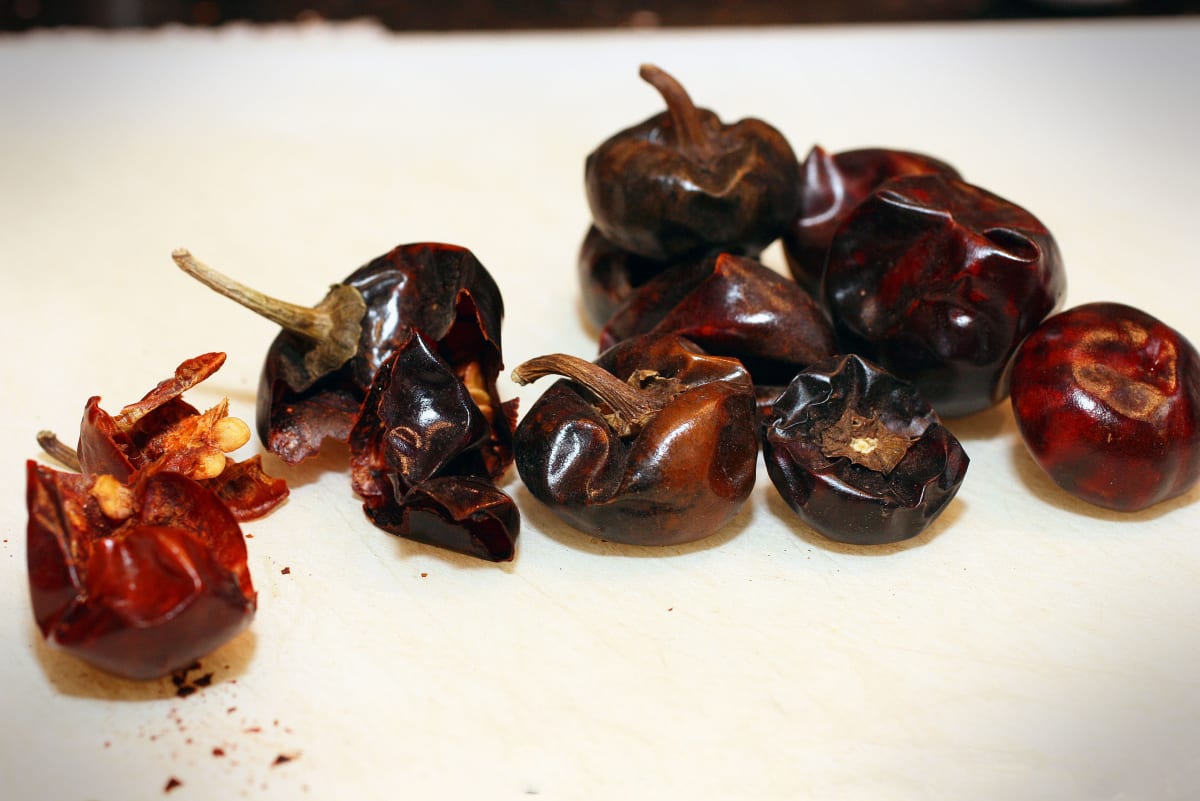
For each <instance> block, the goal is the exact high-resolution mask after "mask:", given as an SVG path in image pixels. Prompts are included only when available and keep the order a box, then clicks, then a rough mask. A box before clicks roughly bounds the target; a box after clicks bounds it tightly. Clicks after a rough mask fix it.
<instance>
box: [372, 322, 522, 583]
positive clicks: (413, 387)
mask: <svg viewBox="0 0 1200 801" xmlns="http://www.w3.org/2000/svg"><path fill="white" fill-rule="evenodd" d="M489 400H490V399H489V396H488V394H487V393H486V392H485V391H483V390H482V388H481V387H478V386H472V385H471V383H470V380H468V381H464V380H462V379H461V378H460V377H459V376H458V375H456V374H455V372H454V370H453V368H452V367H451V366H450V365H449V364H448V363H447V362H446V361H445V360H444V359H442V357H441V356H440V355H439V354H438V353H437V351H436V349H435V347H434V346H433V344H432V343H430V342H429V341H428V340H427V339H426V338H425V337H424V336H423V335H422V334H421V332H420V331H418V330H416V329H409V335H408V337H407V339H405V340H403V341H402V342H400V343H399V345H398V347H397V348H396V350H395V352H394V353H393V354H392V356H391V358H390V359H389V360H388V361H387V362H385V363H384V364H383V366H382V367H381V368H380V370H379V372H378V373H376V376H375V382H374V383H373V384H372V386H371V388H370V391H369V392H368V394H367V397H366V400H365V401H364V403H363V407H362V411H361V413H360V414H359V416H358V419H357V421H356V422H355V424H354V428H353V429H352V430H351V432H350V436H349V443H350V463H351V476H352V482H353V485H354V489H355V491H356V492H358V493H359V495H361V496H362V497H363V509H364V511H365V512H366V514H367V517H368V518H369V519H370V520H371V522H372V523H374V524H375V525H376V526H378V527H379V528H381V529H383V530H384V531H387V532H389V533H392V534H396V535H399V536H403V537H406V538H408V539H412V540H416V541H418V542H424V543H428V544H431V545H437V546H440V547H443V548H447V549H449V550H453V551H457V552H459V553H465V554H468V555H471V556H477V557H480V558H482V559H487V560H490V561H493V562H502V561H509V560H511V559H512V558H513V556H514V554H515V546H516V539H517V534H518V532H519V530H520V515H519V513H518V511H517V507H516V504H515V503H514V502H513V500H512V499H511V498H510V497H509V496H508V495H506V494H505V493H504V492H503V491H501V490H500V489H498V488H497V487H496V486H495V485H494V484H493V483H492V478H494V476H493V475H492V472H491V471H492V465H491V464H490V460H489V458H488V454H487V452H486V448H487V446H488V444H489V442H490V440H491V430H492V422H493V418H494V417H495V416H496V415H497V414H502V413H503V412H502V411H501V410H497V409H496V408H495V407H493V406H491V405H490V403H489Z"/></svg>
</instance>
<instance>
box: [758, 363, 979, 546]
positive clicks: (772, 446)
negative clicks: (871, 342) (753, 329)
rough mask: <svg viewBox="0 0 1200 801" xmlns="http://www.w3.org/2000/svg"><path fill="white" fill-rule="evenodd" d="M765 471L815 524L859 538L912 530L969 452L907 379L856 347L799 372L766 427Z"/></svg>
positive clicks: (934, 506)
mask: <svg viewBox="0 0 1200 801" xmlns="http://www.w3.org/2000/svg"><path fill="white" fill-rule="evenodd" d="M763 458H764V460H765V461H766V465H767V473H768V475H770V477H771V481H772V482H773V483H774V484H775V487H776V489H778V490H779V494H780V495H781V496H782V497H783V499H784V500H785V501H786V502H787V504H788V506H790V507H791V508H792V510H793V511H794V512H795V513H796V514H797V515H798V516H799V517H800V519H801V520H803V521H804V522H806V523H808V524H809V525H810V526H812V527H813V528H814V529H816V530H817V531H818V532H820V533H821V534H823V535H824V536H826V537H828V538H829V539H832V540H837V541H838V542H846V543H851V544H855V545H879V544H882V543H889V542H898V541H900V540H905V539H909V538H910V537H915V536H916V535H917V534H919V533H921V532H922V531H923V530H924V529H925V528H926V527H928V526H929V524H930V523H932V522H933V521H934V520H935V519H936V518H937V516H938V515H940V514H941V513H942V511H943V510H944V509H945V508H946V505H947V504H948V503H949V502H950V500H951V499H952V498H954V496H955V494H956V493H957V492H958V489H959V486H960V485H961V484H962V481H963V477H964V476H965V475H966V471H967V465H968V463H969V460H968V458H967V455H966V453H965V452H964V451H963V448H962V445H961V444H959V442H958V440H957V439H955V437H954V435H953V434H951V433H950V431H949V430H948V429H947V428H946V427H945V426H943V425H942V423H941V421H940V420H939V419H938V415H937V413H936V412H935V411H934V410H933V407H931V406H930V405H929V403H928V402H927V401H926V400H925V399H924V398H923V397H921V393H920V392H918V391H917V389H916V388H915V387H914V386H913V385H912V384H910V383H908V382H907V381H901V380H899V379H897V378H896V377H895V376H892V375H890V374H888V373H887V372H885V371H883V370H881V369H880V368H879V367H878V366H876V365H873V364H870V363H869V362H867V361H865V360H863V359H862V358H860V357H858V356H854V355H850V356H840V357H836V358H835V359H832V360H829V361H826V362H823V363H821V364H819V365H814V366H813V367H811V368H809V369H808V370H805V371H804V372H802V373H800V374H799V375H797V376H796V378H795V380H793V381H792V383H791V384H790V385H788V388H787V389H786V390H784V392H783V394H782V395H781V396H780V397H779V399H778V400H777V401H776V402H775V405H774V408H773V410H772V413H771V416H770V417H769V418H768V419H767V420H766V423H765V425H764V432H763Z"/></svg>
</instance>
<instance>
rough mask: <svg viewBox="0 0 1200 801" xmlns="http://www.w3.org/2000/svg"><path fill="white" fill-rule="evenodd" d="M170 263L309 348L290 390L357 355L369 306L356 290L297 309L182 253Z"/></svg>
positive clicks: (337, 290)
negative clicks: (264, 318)
mask: <svg viewBox="0 0 1200 801" xmlns="http://www.w3.org/2000/svg"><path fill="white" fill-rule="evenodd" d="M171 258H172V259H174V260H175V263H176V264H177V265H179V269H181V270H183V271H184V272H185V273H187V274H188V275H190V276H191V277H192V278H195V279H196V280H197V281H199V282H200V283H202V284H204V285H205V286H207V287H208V288H209V289H212V290H213V291H215V292H217V293H218V294H220V295H224V296H225V297H227V298H229V299H230V300H232V301H234V302H236V303H240V304H241V305H242V306H245V307H246V308H247V309H250V311H252V312H255V313H256V314H259V315H261V316H263V317H266V318H267V319H268V320H271V321H272V322H275V323H278V324H279V325H280V326H282V327H283V328H284V329H286V330H288V331H290V332H292V333H294V334H297V335H299V336H302V337H304V338H305V339H308V340H309V341H311V342H312V343H313V345H314V347H313V349H312V350H310V351H308V352H307V353H305V355H304V363H303V367H302V368H296V369H294V370H290V371H289V373H290V374H289V375H286V376H285V379H286V380H287V382H288V384H289V385H291V386H292V388H293V389H294V390H296V391H298V392H299V391H303V390H305V389H308V388H309V387H310V386H312V385H313V384H315V383H316V382H317V380H318V379H320V378H321V377H322V376H324V375H327V374H329V373H331V372H333V371H334V370H336V369H338V368H339V367H341V366H342V365H343V364H345V363H346V362H348V361H350V359H352V358H354V356H355V355H356V354H357V353H358V345H359V339H360V337H361V335H362V320H363V317H365V316H366V313H367V304H366V301H365V300H364V299H363V296H362V293H361V292H359V291H358V290H357V289H355V288H354V287H352V286H349V285H347V284H333V285H332V286H330V288H329V292H328V294H326V295H325V297H324V298H323V299H322V300H321V302H320V303H318V304H317V305H316V306H312V307H308V306H300V305H297V304H294V303H288V302H286V301H282V300H279V299H277V298H273V297H271V296H270V295H266V294H263V293H262V292H259V291H258V290H256V289H252V288H250V287H248V286H246V285H245V284H243V283H241V282H240V281H236V280H234V279H233V278H230V277H229V276H227V275H224V274H223V273H220V272H218V271H217V270H214V269H213V268H211V267H209V266H208V265H207V264H205V263H204V262H202V261H200V260H199V259H197V258H196V257H194V256H193V255H192V254H191V253H190V252H189V251H187V250H186V249H184V248H180V249H178V250H175V251H174V252H172V253H171Z"/></svg>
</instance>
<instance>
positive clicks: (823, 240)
mask: <svg viewBox="0 0 1200 801" xmlns="http://www.w3.org/2000/svg"><path fill="white" fill-rule="evenodd" d="M926 173H938V174H941V175H945V176H948V177H950V178H958V177H959V174H958V171H957V170H955V169H954V168H953V167H951V166H950V165H949V164H947V163H946V162H944V161H941V160H940V159H935V158H933V157H932V156H926V155H924V154H923V153H912V152H909V151H906V150H892V149H890V148H882V147H869V148H861V149H858V150H847V151H844V152H841V153H834V154H832V155H831V154H830V153H828V152H827V151H826V150H825V149H824V148H822V147H821V146H820V145H817V146H814V147H813V149H812V150H810V151H809V153H808V156H807V157H805V159H804V164H803V165H801V167H800V210H799V211H798V212H797V214H796V216H795V217H794V218H793V219H792V221H791V223H790V224H789V225H788V228H787V230H786V231H785V232H784V234H783V237H782V242H783V253H784V256H785V257H786V259H787V265H788V269H789V270H790V271H791V273H792V277H793V278H795V279H796V282H797V283H798V284H800V286H802V287H804V288H805V289H807V290H808V291H809V292H811V293H812V294H813V296H814V297H816V298H817V299H818V300H819V301H821V302H822V303H823V302H824V301H823V299H822V297H821V275H822V273H823V272H824V270H825V258H826V256H827V254H828V253H829V243H830V242H832V241H833V235H834V232H836V231H837V228H838V226H839V225H841V224H842V220H844V219H846V217H847V215H849V214H850V212H851V211H853V210H854V207H855V206H857V205H858V204H859V203H861V202H862V201H863V200H865V199H866V198H867V197H869V196H870V194H871V193H872V192H874V191H875V190H876V188H878V187H879V185H880V184H882V183H883V182H884V181H887V180H889V179H892V178H898V177H901V176H904V175H924V174H926Z"/></svg>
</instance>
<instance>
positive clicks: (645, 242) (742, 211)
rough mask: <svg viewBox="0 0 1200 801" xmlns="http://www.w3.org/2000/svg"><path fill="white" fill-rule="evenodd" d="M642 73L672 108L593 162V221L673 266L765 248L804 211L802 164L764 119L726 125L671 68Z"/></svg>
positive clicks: (617, 139)
mask: <svg viewBox="0 0 1200 801" xmlns="http://www.w3.org/2000/svg"><path fill="white" fill-rule="evenodd" d="M640 75H641V77H642V78H643V79H644V80H645V81H647V82H648V83H650V84H651V85H652V86H654V88H655V89H657V90H658V91H659V93H660V94H661V95H662V97H663V100H665V101H666V104H667V111H666V112H663V113H660V114H656V115H655V116H653V117H651V118H649V119H648V120H646V121H644V122H642V123H640V124H638V125H635V126H633V127H631V128H627V129H625V130H623V131H621V132H619V133H617V134H615V135H613V136H612V137H610V138H609V139H608V140H606V141H605V142H603V143H602V144H601V145H600V146H599V147H598V148H596V150H595V151H593V152H592V153H591V154H590V155H589V156H588V158H587V163H586V166H585V183H586V189H587V198H588V204H589V206H590V208H591V211H592V218H593V221H594V223H595V225H596V227H597V228H599V229H600V231H601V233H603V235H604V237H605V238H606V239H608V240H609V241H610V242H612V243H614V244H615V245H617V246H618V247H619V248H622V249H624V250H627V251H629V252H631V253H636V254H638V255H640V256H644V257H646V258H650V259H657V260H660V261H663V260H670V259H674V258H678V257H680V256H684V255H686V254H689V253H695V252H700V253H703V252H707V251H713V250H729V251H742V250H743V249H747V250H749V251H751V252H753V251H757V250H762V249H763V248H765V247H766V246H767V245H769V244H770V243H771V242H773V241H774V240H775V239H776V238H778V237H779V235H780V234H781V233H782V232H783V230H784V227H785V226H786V225H787V223H788V222H789V221H790V220H791V219H792V217H793V216H794V214H795V211H796V202H797V198H796V184H797V181H798V179H799V165H798V163H797V161H796V155H795V153H794V152H793V151H792V148H791V146H790V145H789V144H788V142H787V140H786V139H785V138H784V136H783V134H781V133H780V132H779V131H778V130H776V129H775V128H773V127H771V126H770V125H768V124H767V123H765V122H763V121H762V120H758V119H744V120H741V121H739V122H736V123H733V124H730V125H724V124H722V122H721V120H720V118H718V117H717V115H716V114H714V113H713V112H712V111H709V110H707V109H701V108H697V107H696V106H695V105H693V103H692V100H691V98H690V97H688V94H687V92H686V91H685V90H684V88H683V87H682V86H680V85H679V83H678V82H677V81H676V80H675V79H674V78H672V77H671V76H670V75H668V74H667V73H666V72H664V71H663V70H661V69H659V68H658V67H655V66H652V65H643V66H642V68H641V71H640Z"/></svg>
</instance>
